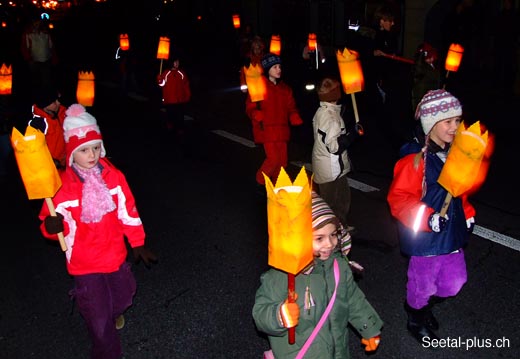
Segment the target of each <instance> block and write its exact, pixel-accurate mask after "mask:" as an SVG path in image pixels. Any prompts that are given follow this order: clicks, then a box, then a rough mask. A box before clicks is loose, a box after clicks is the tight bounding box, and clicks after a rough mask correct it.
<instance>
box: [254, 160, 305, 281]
mask: <svg viewBox="0 0 520 359" xmlns="http://www.w3.org/2000/svg"><path fill="white" fill-rule="evenodd" d="M264 178H265V187H266V191H267V220H268V233H269V244H268V256H269V258H268V264H269V265H270V266H272V267H274V268H277V269H280V270H282V271H284V272H287V273H288V274H293V275H296V274H298V273H299V272H300V271H301V270H302V269H304V268H305V267H306V266H308V265H309V264H310V263H311V262H312V261H313V259H314V256H313V249H312V200H311V185H310V181H309V178H308V176H307V173H306V172H305V167H302V169H301V171H300V173H299V174H298V176H297V177H296V179H295V181H294V183H293V182H291V180H290V178H289V176H288V175H287V173H286V172H285V170H284V168H283V167H282V168H281V169H280V174H279V175H278V179H277V181H276V185H275V186H273V184H272V182H271V180H270V179H269V177H268V176H266V175H265V174H264Z"/></svg>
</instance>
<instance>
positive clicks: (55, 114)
mask: <svg viewBox="0 0 520 359" xmlns="http://www.w3.org/2000/svg"><path fill="white" fill-rule="evenodd" d="M65 110H66V107H65V106H63V105H62V104H61V103H60V94H59V93H58V91H56V90H55V89H53V88H47V89H40V90H38V92H37V93H36V94H35V101H34V104H33V106H32V114H33V118H32V119H31V120H30V121H29V126H31V127H34V128H36V129H38V130H40V131H42V132H43V133H44V134H45V142H47V146H48V147H49V152H50V153H51V156H52V159H53V160H54V163H55V165H56V167H57V168H58V169H63V168H65V140H64V139H63V128H62V127H63V121H64V119H65Z"/></svg>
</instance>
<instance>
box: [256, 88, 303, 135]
mask: <svg viewBox="0 0 520 359" xmlns="http://www.w3.org/2000/svg"><path fill="white" fill-rule="evenodd" d="M265 82H266V95H265V97H264V100H263V101H260V102H259V103H257V102H252V101H251V97H250V96H247V99H246V113H247V115H248V116H249V118H250V119H251V121H252V123H253V137H254V140H255V142H256V143H265V142H288V141H289V139H290V137H291V131H290V128H289V124H291V125H293V126H298V125H301V124H302V123H303V120H302V119H301V117H300V115H299V113H298V109H297V108H296V102H295V101H294V97H293V92H292V89H291V88H290V87H289V86H288V85H286V84H285V83H283V82H279V83H278V84H276V85H275V84H274V83H272V82H271V81H269V80H266V81H265Z"/></svg>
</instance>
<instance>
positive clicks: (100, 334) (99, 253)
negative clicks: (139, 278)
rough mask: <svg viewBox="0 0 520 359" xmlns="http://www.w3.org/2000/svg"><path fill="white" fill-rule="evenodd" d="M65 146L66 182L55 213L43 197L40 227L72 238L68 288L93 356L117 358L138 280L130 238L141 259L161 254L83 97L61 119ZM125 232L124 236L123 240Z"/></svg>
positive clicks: (51, 234) (49, 233)
mask: <svg viewBox="0 0 520 359" xmlns="http://www.w3.org/2000/svg"><path fill="white" fill-rule="evenodd" d="M63 129H64V133H65V141H66V148H67V158H66V169H65V171H62V172H61V182H62V186H61V188H60V189H59V190H58V192H57V193H56V195H55V196H54V197H53V198H52V201H53V204H54V207H55V208H56V212H57V215H56V216H52V215H51V214H50V212H49V208H48V206H47V205H46V204H45V203H44V204H43V207H42V209H41V211H40V214H39V218H40V220H41V221H42V223H41V226H40V229H41V232H42V234H43V235H44V236H45V237H46V238H49V239H51V240H58V236H57V234H58V233H60V232H61V233H63V236H64V237H65V242H66V244H67V251H66V252H65V259H66V265H67V271H68V273H69V275H71V276H72V277H73V278H74V288H73V289H72V291H71V292H70V294H71V296H72V299H74V300H75V303H76V304H77V306H78V309H79V312H80V314H81V316H82V317H83V320H84V321H85V324H86V326H87V329H88V333H89V335H90V339H91V342H92V348H91V356H90V357H91V358H92V359H101V358H103V359H119V358H121V357H122V348H121V340H120V339H119V335H118V333H117V330H118V329H121V328H122V327H123V326H124V324H125V321H124V316H123V313H124V312H125V311H126V310H127V309H128V307H130V306H131V305H132V301H133V297H134V295H135V292H136V282H135V277H134V274H133V273H132V268H131V264H130V263H129V262H127V255H128V251H127V242H128V247H129V248H131V249H132V252H133V256H134V259H135V261H136V263H137V262H138V261H140V260H142V261H143V262H144V263H145V265H146V266H149V265H150V263H151V262H155V261H156V260H157V258H156V257H155V255H154V254H153V253H152V252H150V251H149V250H148V249H147V248H146V247H145V232H144V229H143V224H142V222H141V218H140V217H139V213H138V211H137V208H136V204H135V199H134V196H133V194H132V191H131V190H130V187H129V186H128V183H127V181H126V179H125V176H124V175H123V174H122V173H121V172H120V171H119V170H118V169H117V168H116V167H114V165H113V164H112V163H110V162H109V161H108V160H107V159H106V158H105V154H106V153H105V146H104V144H103V139H102V136H101V132H100V130H99V127H98V125H97V121H96V119H95V118H94V117H93V116H92V115H90V114H89V113H88V112H86V111H85V108H84V107H83V106H81V105H79V104H74V105H72V106H70V107H69V108H68V109H67V112H66V117H65V122H64V124H63ZM125 238H126V240H125Z"/></svg>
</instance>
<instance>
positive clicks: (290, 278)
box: [287, 273, 296, 344]
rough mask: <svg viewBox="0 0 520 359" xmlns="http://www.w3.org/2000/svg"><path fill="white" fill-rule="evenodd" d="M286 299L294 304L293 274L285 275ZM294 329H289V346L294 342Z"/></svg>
mask: <svg viewBox="0 0 520 359" xmlns="http://www.w3.org/2000/svg"><path fill="white" fill-rule="evenodd" d="M287 299H288V302H289V303H295V302H296V292H295V285H294V274H291V273H287ZM295 329H296V328H295V327H292V328H289V329H288V330H289V344H294V342H295V341H296V330H295Z"/></svg>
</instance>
